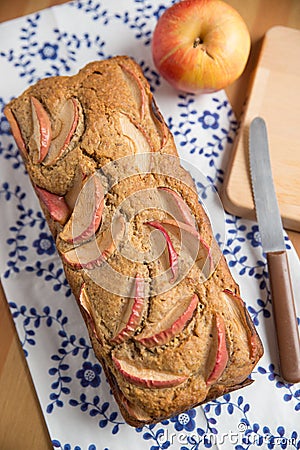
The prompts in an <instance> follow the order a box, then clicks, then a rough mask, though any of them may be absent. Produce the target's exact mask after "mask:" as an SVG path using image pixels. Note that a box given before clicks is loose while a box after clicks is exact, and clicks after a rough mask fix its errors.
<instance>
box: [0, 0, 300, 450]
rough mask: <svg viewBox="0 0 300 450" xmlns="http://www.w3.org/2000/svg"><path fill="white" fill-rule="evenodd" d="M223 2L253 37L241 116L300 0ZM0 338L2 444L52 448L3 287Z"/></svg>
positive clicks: (234, 97) (21, 0)
mask: <svg viewBox="0 0 300 450" xmlns="http://www.w3.org/2000/svg"><path fill="white" fill-rule="evenodd" d="M62 3H65V0H0V22H3V21H5V20H9V19H13V18H15V17H18V16H23V15H26V14H29V13H31V12H34V11H37V10H40V9H43V8H47V7H49V6H53V5H58V4H62ZM227 3H229V4H231V5H232V6H233V7H234V8H236V9H237V10H238V11H239V12H240V14H241V15H242V16H243V17H244V19H245V21H246V23H247V24H248V27H249V30H250V33H251V37H252V50H251V54H250V58H249V62H248V65H247V67H246V70H245V72H244V74H243V75H242V77H241V78H240V79H239V80H238V81H236V82H235V83H234V84H233V85H232V86H230V87H229V88H228V89H227V94H228V97H229V99H230V101H231V104H232V106H233V109H234V111H235V113H236V115H237V117H238V118H239V117H240V114H241V110H242V105H243V103H244V100H245V97H246V93H247V88H248V86H249V80H250V76H251V73H252V71H253V68H254V67H255V64H256V61H257V57H258V53H259V49H260V44H261V39H262V37H263V35H264V33H265V32H266V30H267V29H268V28H270V27H272V26H274V25H285V26H290V27H293V28H297V29H300V1H299V0H284V1H282V0H243V1H241V0H227ZM278 58H280V55H278ZM289 236H290V238H291V240H292V242H293V244H294V246H295V248H296V250H297V252H298V255H300V233H294V232H290V233H289ZM0 342H1V345H0V399H1V403H0V406H1V413H0V414H1V419H0V449H1V450H29V449H30V450H44V449H50V448H52V445H51V441H50V438H49V434H48V430H47V427H46V425H45V421H44V418H43V414H42V412H41V409H40V405H39V402H38V399H37V396H36V392H35V389H34V387H33V384H32V380H31V376H30V373H29V370H28V367H27V364H26V361H25V358H24V355H23V351H22V349H21V346H20V343H19V340H18V337H17V334H16V331H15V328H14V324H13V320H12V318H11V315H10V312H9V309H8V306H7V302H6V300H5V296H4V293H3V290H2V289H1V286H0Z"/></svg>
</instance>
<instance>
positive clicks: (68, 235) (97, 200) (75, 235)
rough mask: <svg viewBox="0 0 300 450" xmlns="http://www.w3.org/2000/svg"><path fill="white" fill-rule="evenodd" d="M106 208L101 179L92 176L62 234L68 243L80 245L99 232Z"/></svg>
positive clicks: (62, 237)
mask: <svg viewBox="0 0 300 450" xmlns="http://www.w3.org/2000/svg"><path fill="white" fill-rule="evenodd" d="M103 208H104V191H103V186H102V183H101V180H100V178H99V177H98V176H97V175H95V174H94V175H92V176H91V177H90V178H89V179H88V180H87V181H86V183H85V185H84V187H83V189H82V190H81V192H80V194H79V197H78V200H77V203H76V206H75V209H74V211H73V213H72V215H71V217H70V219H69V221H68V222H67V224H66V226H65V227H64V229H63V231H62V232H61V233H60V238H61V239H63V240H64V241H66V242H69V243H73V244H78V243H80V242H83V241H86V240H87V239H89V238H91V237H92V236H93V235H94V234H95V233H96V231H97V230H98V228H99V226H100V223H101V219H102V213H103Z"/></svg>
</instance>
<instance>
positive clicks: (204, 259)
mask: <svg viewBox="0 0 300 450" xmlns="http://www.w3.org/2000/svg"><path fill="white" fill-rule="evenodd" d="M161 224H162V225H163V226H164V227H165V228H167V230H168V229H169V228H170V229H171V230H172V231H173V232H175V233H176V234H177V238H178V239H179V240H182V243H183V244H184V246H185V247H186V248H187V249H188V251H189V254H190V256H191V257H194V258H195V263H196V264H197V266H198V267H199V268H200V269H201V272H202V273H203V275H204V277H205V279H208V278H209V277H210V276H211V275H212V273H213V272H214V270H215V267H214V262H213V258H212V253H211V249H210V247H209V245H208V244H207V242H206V241H205V240H204V239H203V238H202V237H201V236H200V234H199V233H198V231H197V230H196V228H195V227H194V225H190V224H188V223H185V222H180V221H179V220H174V219H165V220H162V221H161ZM181 232H186V234H184V235H181ZM199 243H200V245H199Z"/></svg>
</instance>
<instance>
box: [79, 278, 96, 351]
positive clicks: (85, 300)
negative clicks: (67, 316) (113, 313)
mask: <svg viewBox="0 0 300 450" xmlns="http://www.w3.org/2000/svg"><path fill="white" fill-rule="evenodd" d="M79 304H80V306H81V307H82V309H83V310H84V313H85V315H86V318H87V321H88V324H89V325H90V328H91V330H92V332H93V335H94V336H95V338H96V339H97V341H98V342H99V343H100V344H101V340H100V338H99V336H98V334H97V330H96V324H95V321H94V318H93V316H92V313H91V304H90V300H89V297H88V294H87V291H86V287H85V283H83V284H82V286H81V289H80V294H79Z"/></svg>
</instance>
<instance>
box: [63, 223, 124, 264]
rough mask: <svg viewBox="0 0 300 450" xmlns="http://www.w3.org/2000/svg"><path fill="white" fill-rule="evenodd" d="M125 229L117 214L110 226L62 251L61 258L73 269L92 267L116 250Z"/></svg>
mask: <svg viewBox="0 0 300 450" xmlns="http://www.w3.org/2000/svg"><path fill="white" fill-rule="evenodd" d="M124 231H125V222H124V219H123V217H122V216H119V217H118V218H117V219H116V220H115V221H114V222H113V224H112V227H110V228H107V229H106V230H104V231H102V232H101V233H99V235H98V236H97V237H96V236H95V237H94V239H92V240H91V241H86V242H84V243H82V245H80V246H79V247H76V248H72V249H71V250H68V251H66V252H62V259H63V261H65V263H66V264H68V265H69V266H70V267H72V268H73V269H75V270H80V269H94V268H95V267H97V266H100V265H101V264H102V263H103V261H105V260H107V259H108V258H109V257H110V256H111V255H112V254H113V253H114V252H115V250H116V248H117V245H118V244H119V242H120V240H121V239H122V237H123V235H124Z"/></svg>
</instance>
